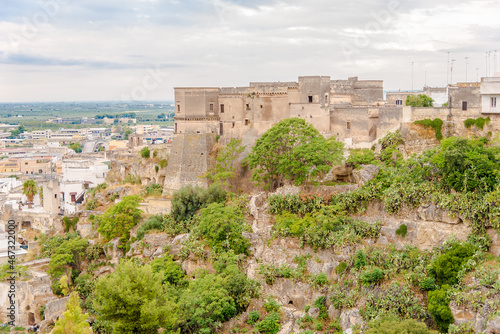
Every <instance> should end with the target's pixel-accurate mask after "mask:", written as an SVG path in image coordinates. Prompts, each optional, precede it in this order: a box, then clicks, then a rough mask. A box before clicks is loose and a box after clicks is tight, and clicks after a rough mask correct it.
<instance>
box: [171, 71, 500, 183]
mask: <svg viewBox="0 0 500 334" xmlns="http://www.w3.org/2000/svg"><path fill="white" fill-rule="evenodd" d="M418 93H420V94H427V95H430V96H431V97H434V98H435V100H436V101H439V102H441V103H438V106H437V107H431V108H412V107H407V106H404V101H405V100H406V96H408V95H413V94H418ZM496 95H498V97H500V77H497V76H495V77H492V78H483V79H482V82H481V83H458V84H457V85H454V86H450V87H446V88H429V87H426V88H425V89H424V91H423V92H393V93H387V96H386V99H385V100H384V91H383V82H382V80H358V78H357V77H351V78H348V79H347V80H331V78H330V77H329V76H304V77H299V78H298V82H251V83H250V85H249V86H248V87H236V88H233V87H229V88H199V87H198V88H175V118H174V120H175V125H174V144H173V147H172V151H171V154H170V158H169V165H168V167H167V172H166V174H167V176H168V177H167V178H166V179H165V184H164V187H165V189H171V190H175V189H179V188H180V187H182V186H183V185H186V184H195V185H201V186H204V185H206V181H205V180H203V179H201V178H200V177H199V176H200V175H201V174H203V173H204V172H206V171H207V170H208V168H209V167H210V165H211V164H212V163H213V161H211V159H213V157H212V156H210V154H209V153H210V152H211V148H212V147H213V145H214V144H215V143H216V141H217V140H218V142H219V143H221V144H222V145H224V144H227V143H228V142H229V140H231V139H233V138H237V139H241V140H242V145H245V146H246V150H247V152H248V150H249V149H250V148H251V147H252V145H253V144H254V143H255V141H256V140H257V139H258V138H259V137H260V136H261V135H262V134H264V133H265V132H266V131H267V130H268V129H269V128H271V127H272V126H273V125H274V124H275V123H277V122H279V121H280V120H283V119H286V118H290V117H299V118H304V119H305V120H306V121H307V122H309V123H311V124H312V125H313V126H314V127H315V128H316V129H317V130H318V131H319V132H320V133H321V134H322V135H324V136H325V137H330V136H335V137H336V138H337V140H339V141H342V142H344V143H345V144H346V147H347V148H357V147H371V146H372V145H373V144H374V143H375V142H376V141H377V140H378V139H379V138H381V137H383V136H384V135H385V134H386V133H387V132H388V131H395V130H397V129H399V128H400V127H401V125H402V124H403V123H409V122H413V121H415V120H419V119H425V118H431V119H433V118H440V119H442V120H443V121H447V122H449V123H451V126H448V127H447V129H448V130H447V131H448V134H449V135H456V134H459V133H461V132H463V130H464V129H463V125H462V126H461V125H460V123H461V121H463V120H465V119H467V118H477V117H480V116H481V115H483V114H488V115H489V116H490V117H493V118H494V117H495V113H496V109H493V110H492V109H491V108H487V107H486V105H489V104H491V103H493V102H491V101H495V107H496V97H495V96H496ZM493 98H495V100H493ZM444 101H446V104H447V105H446V104H445V102H444ZM439 104H445V106H442V105H441V106H439ZM462 123H463V122H462ZM492 124H493V125H494V124H496V122H492Z"/></svg>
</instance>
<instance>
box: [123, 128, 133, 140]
mask: <svg viewBox="0 0 500 334" xmlns="http://www.w3.org/2000/svg"><path fill="white" fill-rule="evenodd" d="M132 133H134V132H133V131H132V129H131V128H126V129H125V131H124V132H123V139H125V140H128V137H129V136H130V135H131V134H132Z"/></svg>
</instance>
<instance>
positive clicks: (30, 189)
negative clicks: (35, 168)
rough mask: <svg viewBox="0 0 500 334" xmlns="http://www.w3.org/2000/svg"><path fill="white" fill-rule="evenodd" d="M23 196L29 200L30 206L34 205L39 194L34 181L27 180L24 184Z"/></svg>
mask: <svg viewBox="0 0 500 334" xmlns="http://www.w3.org/2000/svg"><path fill="white" fill-rule="evenodd" d="M23 194H24V195H26V197H27V198H28V203H30V205H31V204H32V203H33V197H35V195H36V194H38V188H37V186H36V182H35V181H34V180H26V181H25V182H24V183H23Z"/></svg>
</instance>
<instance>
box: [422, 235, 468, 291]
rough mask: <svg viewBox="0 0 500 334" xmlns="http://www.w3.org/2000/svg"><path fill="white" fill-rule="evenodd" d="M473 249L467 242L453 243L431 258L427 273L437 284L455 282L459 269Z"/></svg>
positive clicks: (456, 281)
mask: <svg viewBox="0 0 500 334" xmlns="http://www.w3.org/2000/svg"><path fill="white" fill-rule="evenodd" d="M475 251H476V249H475V248H474V247H473V246H472V245H470V244H468V243H464V244H460V243H454V244H453V245H452V246H451V247H450V249H449V250H447V251H446V252H444V253H443V254H441V255H440V256H438V257H437V258H436V259H434V260H433V262H432V263H431V264H430V266H429V274H430V275H431V276H432V277H433V278H435V279H436V282H437V284H439V285H441V284H449V285H454V284H457V283H458V273H459V271H460V270H461V269H462V266H463V265H464V264H465V263H466V262H467V261H468V260H469V259H470V258H471V257H472V255H473V254H474V252H475Z"/></svg>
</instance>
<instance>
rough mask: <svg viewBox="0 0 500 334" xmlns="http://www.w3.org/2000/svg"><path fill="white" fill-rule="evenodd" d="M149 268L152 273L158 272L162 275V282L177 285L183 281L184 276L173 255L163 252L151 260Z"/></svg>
mask: <svg viewBox="0 0 500 334" xmlns="http://www.w3.org/2000/svg"><path fill="white" fill-rule="evenodd" d="M151 268H152V269H153V272H154V273H159V274H160V275H162V276H163V279H162V283H163V284H167V283H168V284H170V285H178V284H180V283H181V282H183V280H184V277H185V276H186V273H185V272H184V270H182V268H181V266H180V265H179V264H178V263H177V262H175V261H174V259H173V256H172V255H169V254H164V255H163V256H161V257H159V258H156V259H154V260H153V261H151Z"/></svg>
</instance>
